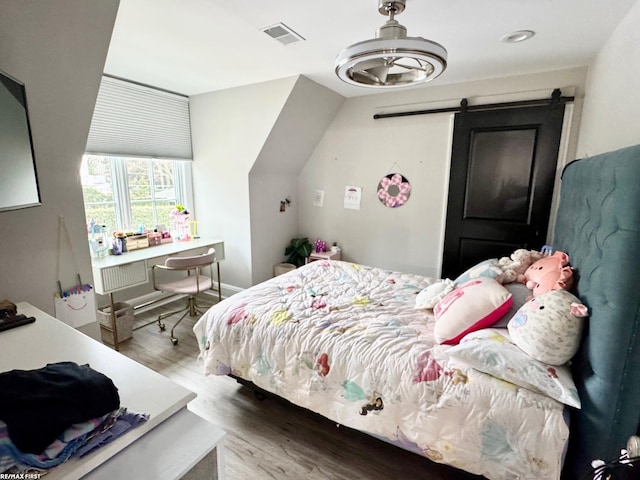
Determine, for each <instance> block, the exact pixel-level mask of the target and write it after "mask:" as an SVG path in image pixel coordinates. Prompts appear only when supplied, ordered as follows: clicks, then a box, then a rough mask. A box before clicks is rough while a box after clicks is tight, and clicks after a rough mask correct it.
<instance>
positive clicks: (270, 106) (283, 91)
mask: <svg viewBox="0 0 640 480" xmlns="http://www.w3.org/2000/svg"><path fill="white" fill-rule="evenodd" d="M295 82H296V77H290V78H285V79H280V80H274V81H271V82H265V83H259V84H255V85H249V86H244V87H238V88H233V89H228V90H221V91H218V92H212V93H206V94H202V95H195V96H193V97H191V98H190V110H191V136H192V144H193V158H194V163H193V184H194V185H193V187H194V202H195V205H194V206H193V207H191V206H189V207H191V208H192V209H193V210H194V211H195V215H196V218H197V220H198V232H199V234H200V236H202V237H205V236H206V237H215V238H220V239H222V240H224V242H225V260H224V264H222V265H221V272H222V282H223V283H224V284H228V285H233V286H236V287H241V288H246V287H249V286H250V285H251V247H252V246H251V216H250V209H249V172H250V170H251V168H252V167H253V164H254V162H255V160H256V158H257V157H258V155H259V154H260V151H261V150H262V148H263V146H264V143H265V140H266V139H267V137H268V135H269V133H270V132H271V129H272V128H273V125H274V123H275V122H276V120H277V119H278V116H279V114H280V112H281V110H282V108H283V106H284V104H285V102H286V100H287V98H288V96H289V94H290V92H291V89H292V88H293V86H294V84H295Z"/></svg>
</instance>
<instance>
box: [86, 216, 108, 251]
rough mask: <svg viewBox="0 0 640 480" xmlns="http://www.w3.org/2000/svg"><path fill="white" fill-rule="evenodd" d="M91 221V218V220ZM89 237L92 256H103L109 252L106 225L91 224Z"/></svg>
mask: <svg viewBox="0 0 640 480" xmlns="http://www.w3.org/2000/svg"><path fill="white" fill-rule="evenodd" d="M91 221H92V222H93V220H91ZM90 233H91V237H90V238H89V246H90V247H91V255H92V256H93V258H104V257H106V256H107V255H108V253H109V241H108V240H107V226H106V225H97V224H92V225H91V232H90Z"/></svg>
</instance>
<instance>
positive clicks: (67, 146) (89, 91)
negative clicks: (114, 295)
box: [0, 0, 118, 314]
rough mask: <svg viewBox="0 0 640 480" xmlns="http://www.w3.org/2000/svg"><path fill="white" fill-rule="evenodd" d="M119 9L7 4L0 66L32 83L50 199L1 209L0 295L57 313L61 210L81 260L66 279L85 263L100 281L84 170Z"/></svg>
mask: <svg viewBox="0 0 640 480" xmlns="http://www.w3.org/2000/svg"><path fill="white" fill-rule="evenodd" d="M117 9H118V0H56V1H55V2H53V1H39V0H2V2H1V3H0V12H1V13H0V69H2V70H4V71H6V72H7V73H9V74H11V75H13V76H14V77H16V78H17V79H19V80H21V81H22V82H23V83H24V84H25V88H26V94H27V102H28V106H29V116H30V121H31V128H32V134H33V142H34V149H35V157H36V164H37V170H38V179H39V183H40V193H41V200H42V206H39V207H33V208H28V209H24V210H17V211H10V212H0V224H2V229H0V245H2V250H1V253H0V272H2V274H1V275H0V298H2V299H4V298H7V299H9V300H12V301H14V302H17V301H28V302H30V303H32V304H33V305H35V306H36V307H38V308H40V309H42V310H44V311H46V312H47V313H49V314H53V312H54V307H53V305H54V302H53V295H54V292H55V291H56V290H57V285H56V280H57V277H58V276H57V273H56V237H57V225H58V217H59V216H60V215H63V216H64V218H65V220H66V223H67V226H68V228H69V231H70V234H71V240H72V244H73V250H74V253H75V256H76V262H77V264H78V267H77V268H76V267H75V266H74V265H73V261H72V260H71V259H70V256H69V255H68V254H67V256H66V257H64V258H63V265H62V268H61V280H62V282H63V286H65V285H66V286H69V287H70V286H73V285H74V284H75V278H76V273H78V272H77V270H79V273H80V274H81V275H82V279H83V281H86V282H91V280H92V278H91V260H90V254H89V247H88V243H87V234H86V226H85V215H84V206H83V200H82V189H81V186H80V176H79V173H78V172H79V168H80V161H81V159H82V155H83V153H84V149H85V145H86V142H87V135H88V132H89V125H90V122H91V115H92V113H93V107H94V105H95V100H96V96H97V93H98V87H99V84H100V77H101V75H102V70H103V67H104V62H105V58H106V55H107V50H108V46H109V41H110V38H111V32H112V29H113V24H114V21H115V17H116V12H117ZM1 154H2V152H0V155H1Z"/></svg>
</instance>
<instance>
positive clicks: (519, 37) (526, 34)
mask: <svg viewBox="0 0 640 480" xmlns="http://www.w3.org/2000/svg"><path fill="white" fill-rule="evenodd" d="M535 34H536V32H534V31H533V30H518V31H516V32H511V33H507V34H506V35H503V36H501V37H500V41H501V42H504V43H518V42H524V41H525V40H529V39H530V38H531V37H533V36H534V35H535Z"/></svg>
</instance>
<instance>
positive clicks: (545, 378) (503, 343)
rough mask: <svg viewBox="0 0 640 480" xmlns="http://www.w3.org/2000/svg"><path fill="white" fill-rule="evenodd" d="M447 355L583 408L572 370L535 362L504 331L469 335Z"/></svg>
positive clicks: (493, 329) (485, 371)
mask: <svg viewBox="0 0 640 480" xmlns="http://www.w3.org/2000/svg"><path fill="white" fill-rule="evenodd" d="M447 354H448V355H450V356H451V357H452V358H456V359H459V360H462V361H463V362H465V363H467V364H469V365H470V366H471V367H473V368H475V369H476V370H478V371H480V372H483V373H487V374H489V375H492V376H494V377H496V378H499V379H501V380H505V381H507V382H510V383H513V384H515V385H518V386H520V387H523V388H526V389H528V390H532V391H534V392H537V393H542V394H543V395H546V396H548V397H551V398H553V399H555V400H558V401H559V402H562V403H564V404H565V405H569V406H571V407H575V408H580V398H579V397H578V390H577V389H576V386H575V384H574V382H573V378H572V377H571V371H570V370H569V367H568V366H566V365H563V366H555V365H547V364H545V363H543V362H538V361H537V360H534V359H533V358H531V357H530V356H529V355H527V354H526V353H525V352H523V351H522V350H520V349H519V348H518V347H517V346H516V345H514V344H513V343H512V342H511V341H510V340H509V335H508V333H507V331H506V330H504V329H497V328H488V329H485V330H480V331H478V332H473V333H470V334H469V335H467V336H466V337H464V338H463V339H462V340H461V341H460V344H459V345H456V346H454V347H451V348H449V349H447Z"/></svg>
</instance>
